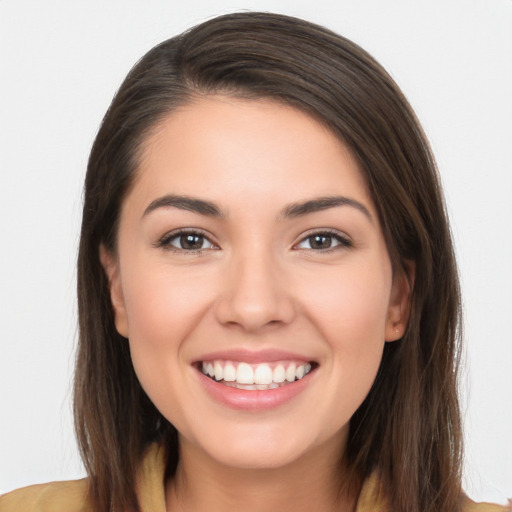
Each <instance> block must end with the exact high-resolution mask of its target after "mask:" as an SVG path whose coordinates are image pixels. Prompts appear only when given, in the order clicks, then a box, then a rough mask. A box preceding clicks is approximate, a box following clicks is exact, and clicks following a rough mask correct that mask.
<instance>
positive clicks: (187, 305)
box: [101, 96, 407, 468]
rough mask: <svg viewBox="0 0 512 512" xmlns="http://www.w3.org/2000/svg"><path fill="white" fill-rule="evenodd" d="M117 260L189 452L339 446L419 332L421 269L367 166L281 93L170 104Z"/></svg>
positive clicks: (144, 361) (120, 307)
mask: <svg viewBox="0 0 512 512" xmlns="http://www.w3.org/2000/svg"><path fill="white" fill-rule="evenodd" d="M101 258H102V262H103V265H104V267H105V269H106V272H107V274H108V276H109V280H110V287H111V296H112V302H113V305H114V310H115V316H116V326H117V329H118V331H119V332H120V333H121V334H122V335H123V336H125V337H126V338H128V340H129V341H126V343H129V344H130V350H131V355H132V359H133V364H134V367H135V371H136V373H137V375H138V378H139V380H140V382H141V384H142V386H143V388H144V389H145V391H146V392H147V394H148V396H149V397H150V398H151V400H152V401H153V402H154V404H155V405H156V407H157V408H158V409H159V410H160V411H161V413H162V414H163V415H164V416H165V417H166V418H167V419H168V420H169V421H170V422H171V423H173V424H174V425H175V427H176V428H177V429H178V431H179V433H180V442H181V444H182V449H183V447H189V449H190V450H192V451H194V452H195V453H197V454H201V455H202V456H204V457H208V458H209V459H210V460H213V461H217V462H219V463H222V464H225V465H229V466H235V467H240V468H241V467H246V468H248V467H251V468H255V467H260V468H261V467H278V466H283V465H285V464H288V463H291V462H293V461H294V460H297V459H299V458H301V457H306V456H308V455H310V454H313V453H317V452H318V453H319V452H320V451H322V449H324V450H325V449H327V450H331V451H332V450H333V449H335V450H336V453H338V451H339V449H340V448H342V447H343V443H344V440H345V439H346V435H347V431H348V424H349V420H350V417H351V416H352V414H353V413H354V412H355V410H356V409H357V408H358V407H359V405H360V404H361V403H362V401H363V400H364V398H365V396H366V395H367V393H368V391H369V389H370V387H371V385H372V383H373V381H374V379H375V376H376V372H377V370H378V367H379V363H380V361H381V356H382V350H383V346H384V343H385V342H386V341H392V340H395V339H398V338H399V337H400V336H401V335H402V334H403V329H404V321H405V319H404V311H405V309H406V302H407V286H406V281H405V279H403V278H402V277H401V276H397V275H395V276H393V273H392V269H391V263H390V259H389V256H388V252H387V249H386V244H385V241H384V238H383V234H382V231H381V228H380V225H379V219H378V216H377V212H376V210H375V206H374V204H373V202H372V200H371V197H370V194H369V192H368V189H367V186H366V183H365V180H364V178H363V176H362V174H361V172H360V170H359V168H358V164H357V162H356V160H355V159H354V158H353V156H352V154H351V152H350V151H349V150H348V148H347V147H346V146H345V145H344V144H343V143H341V142H340V141H339V140H338V139H337V138H336V137H334V136H333V135H332V134H331V133H330V132H329V131H328V130H327V129H326V128H325V127H323V126H322V125H321V124H319V123H318V122H317V121H315V120H313V119H312V118H310V117H308V116H307V115H305V114H303V113H301V112H299V111H297V110H294V109H292V108H290V107H287V106H283V105H279V104H277V103H275V102H272V101H267V100H257V101H256V100H252V101H248V100H237V99H232V98H225V97H218V96H215V97H208V98H202V99H198V100H196V101H194V102H192V103H190V104H188V105H187V106H185V107H182V108H180V109H179V110H177V111H174V112H173V113H172V114H170V115H169V116H168V117H167V118H166V119H165V120H164V121H163V122H162V123H161V124H160V125H159V126H158V127H157V129H156V130H155V131H154V132H153V134H152V135H151V136H150V137H149V139H148V140H147V144H146V146H145V150H144V153H143V158H142V163H141V165H140V168H139V169H138V174H137V179H136V181H135V183H134V186H133V188H132V189H131V191H130V192H129V194H128V195H127V197H126V199H125V201H124V203H123V205H122V210H121V218H120V225H119V233H118V253H117V254H116V255H110V254H107V253H106V252H105V251H104V250H102V251H101ZM187 449H188V448H187Z"/></svg>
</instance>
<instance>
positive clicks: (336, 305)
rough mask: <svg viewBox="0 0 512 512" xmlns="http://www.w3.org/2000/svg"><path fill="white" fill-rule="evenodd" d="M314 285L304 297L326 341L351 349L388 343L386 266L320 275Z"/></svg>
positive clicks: (307, 289) (370, 266)
mask: <svg viewBox="0 0 512 512" xmlns="http://www.w3.org/2000/svg"><path fill="white" fill-rule="evenodd" d="M313 283H314V285H310V286H308V287H307V288H305V289H304V290H303V291H302V292H301V296H302V298H303V302H304V304H305V310H306V311H308V314H309V316H310V317H311V320H312V322H314V323H315V324H316V325H317V327H318V329H319V330H321V331H323V332H324V334H325V337H326V339H328V340H332V341H333V342H334V340H339V342H340V343H342V344H343V345H346V346H347V348H350V347H351V346H352V345H353V346H354V347H353V348H358V347H359V348H360V347H361V345H362V344H363V345H366V344H368V343H371V342H372V341H374V340H375V341H378V342H379V343H380V342H383V341H384V336H385V326H386V319H387V312H388V305H389V297H390V292H391V271H389V272H388V271H387V268H386V267H384V268H382V264H380V265H365V266H362V265H361V266H355V265H354V266H350V267H348V266H347V267H346V268H344V269H342V271H340V272H337V273H335V274H334V273H325V275H321V274H320V273H317V274H316V276H315V279H314V280H311V281H310V284H313ZM336 333H338V334H336Z"/></svg>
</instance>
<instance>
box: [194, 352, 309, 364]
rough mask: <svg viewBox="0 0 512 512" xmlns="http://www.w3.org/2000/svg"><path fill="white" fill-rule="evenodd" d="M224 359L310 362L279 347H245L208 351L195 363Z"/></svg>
mask: <svg viewBox="0 0 512 512" xmlns="http://www.w3.org/2000/svg"><path fill="white" fill-rule="evenodd" d="M212 360H224V361H238V362H244V363H252V364H258V363H272V362H276V361H304V362H305V363H307V362H312V361H313V359H311V357H308V356H305V355H303V354H298V353H296V352H291V351H285V350H280V349H264V350H247V349H227V350H218V351H215V352H208V353H206V354H204V355H202V356H200V357H198V358H197V359H196V361H195V362H196V363H198V362H202V361H212Z"/></svg>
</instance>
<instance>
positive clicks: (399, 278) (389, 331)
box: [385, 261, 416, 341]
mask: <svg viewBox="0 0 512 512" xmlns="http://www.w3.org/2000/svg"><path fill="white" fill-rule="evenodd" d="M415 273H416V266H415V264H414V262H412V261H410V262H406V263H405V265H404V268H403V269H402V270H400V271H397V272H395V274H394V276H393V285H392V287H391V295H390V300H389V306H388V315H387V319H386V338H385V339H386V341H397V340H399V339H401V338H402V337H403V335H404V333H405V330H406V328H407V323H408V322H409V316H410V313H411V296H412V290H413V287H414V277H415Z"/></svg>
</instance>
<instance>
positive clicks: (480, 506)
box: [0, 497, 512, 512]
mask: <svg viewBox="0 0 512 512" xmlns="http://www.w3.org/2000/svg"><path fill="white" fill-rule="evenodd" d="M0 512H1V511H0ZM462 512H512V502H511V501H510V500H509V502H508V505H497V504H494V503H476V502H475V501H472V500H470V499H469V498H467V497H464V498H463V505H462Z"/></svg>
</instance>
